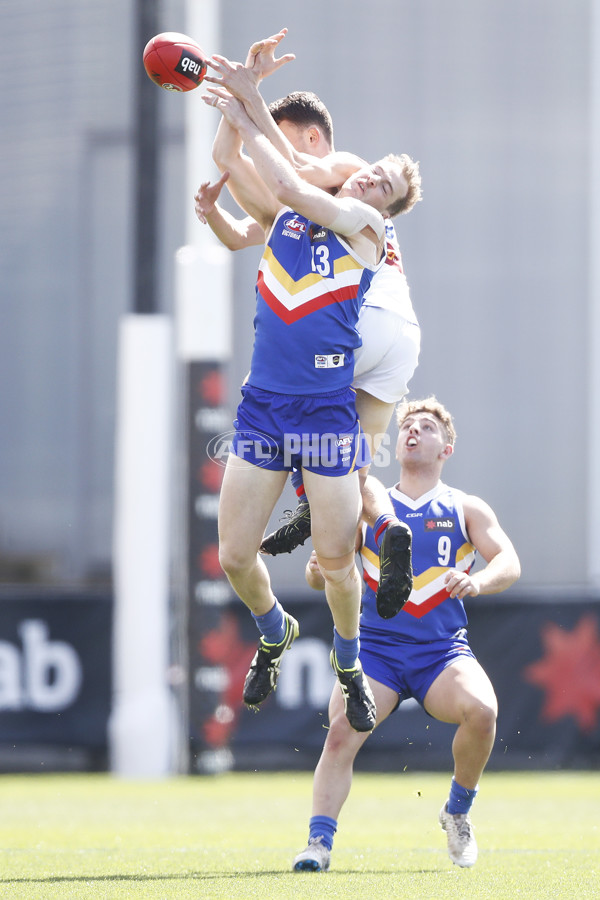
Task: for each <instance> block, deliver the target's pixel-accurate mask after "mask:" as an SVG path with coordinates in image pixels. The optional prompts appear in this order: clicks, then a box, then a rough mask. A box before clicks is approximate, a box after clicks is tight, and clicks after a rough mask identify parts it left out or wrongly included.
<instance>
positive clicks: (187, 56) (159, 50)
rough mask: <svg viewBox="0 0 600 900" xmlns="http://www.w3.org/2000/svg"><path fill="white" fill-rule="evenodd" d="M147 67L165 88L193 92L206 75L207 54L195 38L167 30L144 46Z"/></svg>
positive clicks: (155, 80) (154, 78)
mask: <svg viewBox="0 0 600 900" xmlns="http://www.w3.org/2000/svg"><path fill="white" fill-rule="evenodd" d="M143 58H144V68H145V69H146V72H147V73H148V75H149V77H150V78H151V79H152V81H154V82H156V84H158V85H160V87H162V88H164V89H165V90H166V91H193V90H194V88H197V87H198V85H199V84H201V83H202V80H203V78H204V76H205V75H206V54H205V53H204V51H203V50H202V49H201V48H200V47H199V46H198V44H197V43H196V41H195V40H193V38H191V37H188V36H187V34H179V33H178V32H176V31H165V32H163V34H157V35H156V36H155V37H153V38H151V39H150V40H149V41H148V43H147V44H146V46H145V47H144V57H143Z"/></svg>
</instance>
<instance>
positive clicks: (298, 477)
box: [290, 469, 306, 500]
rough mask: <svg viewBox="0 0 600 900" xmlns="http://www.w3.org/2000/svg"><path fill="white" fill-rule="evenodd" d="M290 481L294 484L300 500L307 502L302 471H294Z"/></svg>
mask: <svg viewBox="0 0 600 900" xmlns="http://www.w3.org/2000/svg"><path fill="white" fill-rule="evenodd" d="M290 481H291V482H292V487H293V488H294V490H295V491H296V496H297V497H298V500H306V491H305V490H304V480H303V477H302V469H292V475H291V478H290Z"/></svg>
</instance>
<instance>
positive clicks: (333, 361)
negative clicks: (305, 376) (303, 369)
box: [315, 353, 345, 369]
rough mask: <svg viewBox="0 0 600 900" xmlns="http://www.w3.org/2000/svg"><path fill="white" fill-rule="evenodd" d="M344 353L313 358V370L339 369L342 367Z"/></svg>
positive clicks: (320, 355)
mask: <svg viewBox="0 0 600 900" xmlns="http://www.w3.org/2000/svg"><path fill="white" fill-rule="evenodd" d="M344 358H345V354H344V353H332V354H331V355H330V356H325V355H324V354H319V355H317V356H315V369H339V368H341V367H342V366H343V365H344Z"/></svg>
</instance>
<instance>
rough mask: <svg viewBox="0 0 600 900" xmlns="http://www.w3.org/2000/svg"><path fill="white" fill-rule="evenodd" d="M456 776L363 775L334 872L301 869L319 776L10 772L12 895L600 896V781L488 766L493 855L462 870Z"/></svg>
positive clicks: (484, 793)
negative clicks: (446, 826)
mask: <svg viewBox="0 0 600 900" xmlns="http://www.w3.org/2000/svg"><path fill="white" fill-rule="evenodd" d="M448 783H449V776H447V775H438V774H429V773H428V774H418V773H412V774H402V775H367V774H357V775H356V776H355V781H354V786H353V789H352V793H351V795H350V799H349V801H348V803H347V804H346V806H345V808H344V810H343V811H342V815H341V817H340V827H339V831H338V834H337V837H336V843H335V847H334V855H333V858H332V869H331V871H330V872H328V873H326V874H319V873H301V874H296V873H293V872H291V871H290V864H291V860H292V858H293V857H294V855H295V854H296V853H297V852H298V851H299V850H301V849H303V848H304V846H305V844H306V839H307V822H308V817H309V814H310V795H311V776H310V774H308V773H290V774H273V775H269V774H228V775H222V776H216V777H190V778H176V779H169V780H166V781H157V782H153V783H149V782H146V781H144V782H135V781H121V780H118V779H116V778H113V777H111V776H109V775H56V776H51V775H48V776H45V775H40V776H38V775H32V776H26V775H23V776H2V777H1V778H0V843H1V846H2V853H1V856H0V897H1V898H3V900H4V898H13V897H14V898H17V897H19V898H24V900H35V898H43V900H52V898H61V900H63V898H71V897H77V898H79V897H98V898H127V900H130V898H144V900H146V898H148V900H150V898H161V900H171V898H188V897H190V898H191V897H193V898H224V900H231V898H250V897H260V898H265V900H270V898H277V900H287V898H294V900H304V898H310V900H321V898H326V897H337V898H344V900H346V898H348V900H353V898H359V897H360V898H364V900H370V898H384V900H388V898H395V897H406V898H410V900H417V898H428V900H429V898H431V900H441V898H446V897H448V898H453V900H461V898H469V900H478V898H484V897H485V898H488V897H489V898H495V900H501V898H507V900H508V898H511V900H512V898H515V897H517V898H531V900H541V898H559V897H565V898H574V897H577V898H588V897H589V898H592V897H594V898H597V897H598V896H600V825H599V824H598V822H599V819H600V774H597V773H578V772H572V773H542V774H537V773H534V774H531V773H527V774H496V773H489V774H486V775H484V779H483V782H482V786H481V791H480V794H479V797H478V799H477V801H476V804H475V807H474V809H473V822H474V825H475V829H476V835H477V839H478V843H479V849H480V855H479V860H478V862H477V865H476V866H475V867H474V868H473V869H459V868H457V867H456V866H453V865H452V863H451V862H450V860H449V859H448V856H447V855H446V844H445V841H446V837H445V834H444V832H442V830H441V829H440V827H439V825H438V824H437V814H438V810H439V807H440V806H441V804H442V801H443V800H444V799H445V797H446V795H447V790H448Z"/></svg>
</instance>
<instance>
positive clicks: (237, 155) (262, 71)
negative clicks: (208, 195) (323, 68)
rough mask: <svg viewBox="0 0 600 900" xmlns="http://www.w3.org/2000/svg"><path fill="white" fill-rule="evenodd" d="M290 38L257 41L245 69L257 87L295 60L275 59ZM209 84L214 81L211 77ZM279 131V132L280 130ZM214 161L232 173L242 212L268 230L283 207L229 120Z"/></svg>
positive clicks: (287, 57)
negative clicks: (247, 154) (263, 178)
mask: <svg viewBox="0 0 600 900" xmlns="http://www.w3.org/2000/svg"><path fill="white" fill-rule="evenodd" d="M286 34H287V28H282V29H281V31H279V32H278V33H277V34H274V35H271V36H270V37H268V38H264V39H263V40H260V41H256V42H255V43H254V44H252V46H251V47H250V49H249V51H248V56H247V58H246V67H242V68H247V71H251V72H252V76H251V77H252V80H253V82H254V84H255V85H257V84H259V83H260V82H261V81H262V79H263V78H266V77H267V76H269V75H272V74H273V72H276V71H277V70H278V69H280V68H281V67H282V66H283V65H285V64H286V63H288V62H291V61H292V60H293V59H295V56H294V54H293V53H287V54H285V55H283V56H281V57H278V58H276V57H275V51H276V49H277V47H278V46H279V44H280V42H281V41H282V40H283V38H284V37H285V35H286ZM209 64H210V63H209ZM208 80H214V79H211V78H210V77H208ZM267 114H268V116H269V119H270V120H271V124H272V125H273V127H275V128H276V126H275V123H274V122H273V121H272V118H271V116H270V114H269V113H268V110H267ZM276 130H277V131H278V132H279V129H278V128H276ZM213 159H214V161H215V163H216V164H217V166H218V168H219V170H220V171H221V172H223V171H225V170H226V169H227V170H228V171H229V172H230V180H229V185H228V187H229V190H230V192H231V194H232V196H233V197H234V199H235V200H236V201H237V203H238V204H239V205H240V206H241V207H242V209H244V210H246V212H247V213H249V214H250V215H251V216H252V217H254V218H255V219H257V221H258V222H259V223H260V227H261V228H263V229H265V230H266V229H267V228H268V226H269V225H270V223H271V222H272V220H273V218H274V215H275V213H276V211H277V208H278V207H279V205H280V204H279V203H278V202H277V201H276V200H275V198H274V197H273V196H272V195H269V192H268V190H267V189H266V187H265V184H264V183H263V182H262V181H261V179H260V178H259V177H258V176H257V174H256V171H255V169H254V165H253V163H252V161H251V160H250V159H249V158H248V157H247V156H245V155H244V154H243V153H242V141H241V139H240V136H239V135H238V133H237V131H236V130H235V129H233V128H232V127H231V126H230V125H229V123H228V122H227V121H226V120H225V119H222V120H221V122H220V123H219V127H218V129H217V135H216V137H215V142H214V144H213Z"/></svg>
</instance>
